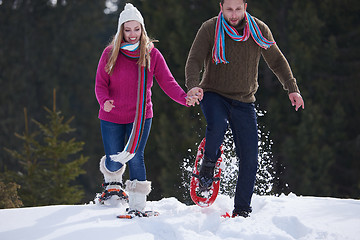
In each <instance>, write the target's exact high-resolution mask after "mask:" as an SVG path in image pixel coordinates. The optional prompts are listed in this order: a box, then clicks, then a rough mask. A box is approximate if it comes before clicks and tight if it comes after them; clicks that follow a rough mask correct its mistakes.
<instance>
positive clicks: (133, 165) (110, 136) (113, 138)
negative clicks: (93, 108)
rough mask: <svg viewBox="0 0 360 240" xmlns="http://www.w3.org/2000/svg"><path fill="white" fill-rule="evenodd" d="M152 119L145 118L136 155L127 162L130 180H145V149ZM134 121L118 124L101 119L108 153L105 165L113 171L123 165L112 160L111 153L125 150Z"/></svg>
mask: <svg viewBox="0 0 360 240" xmlns="http://www.w3.org/2000/svg"><path fill="white" fill-rule="evenodd" d="M151 122H152V119H151V118H148V119H146V120H145V124H144V132H143V135H142V137H141V140H140V145H139V147H138V149H137V151H136V154H135V156H134V157H133V158H132V159H131V160H130V161H129V162H128V163H127V164H128V168H129V174H130V180H131V181H132V180H135V179H136V180H138V181H145V180H146V169H145V163H144V150H145V145H146V142H147V139H148V137H149V133H150V128H151ZM132 125H133V124H132V123H129V124H117V123H112V122H108V121H104V120H100V127H101V135H102V139H103V144H104V150H105V155H106V160H105V166H106V168H107V169H108V170H109V171H111V172H116V171H117V170H119V169H120V168H121V167H122V166H123V165H122V164H121V163H119V162H115V161H112V160H111V158H110V157H109V156H110V155H113V154H117V153H118V152H122V151H123V150H124V146H125V144H126V142H125V141H127V139H128V137H129V136H130V134H131V130H132Z"/></svg>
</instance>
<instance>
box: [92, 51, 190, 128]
mask: <svg viewBox="0 0 360 240" xmlns="http://www.w3.org/2000/svg"><path fill="white" fill-rule="evenodd" d="M110 49H111V48H110V47H107V48H106V49H105V50H104V51H103V53H102V55H101V58H100V61H99V65H98V68H97V73H96V82H95V94H96V98H97V100H98V102H99V105H100V110H99V118H100V119H101V120H105V121H109V122H113V123H118V124H127V123H132V122H133V121H134V118H135V113H136V101H137V100H136V99H137V90H138V71H139V70H138V65H137V63H136V62H137V59H131V58H129V57H126V56H124V55H123V54H119V55H118V59H117V61H116V64H115V66H114V71H113V73H112V75H109V74H108V73H106V71H105V65H106V63H107V60H108V55H109V51H110ZM150 57H151V62H150V71H149V72H148V73H147V86H146V91H147V93H146V94H147V96H146V97H147V98H146V116H145V117H146V119H148V118H152V117H153V104H152V101H151V87H152V86H153V78H154V77H155V79H156V81H157V82H158V84H159V85H160V87H161V89H162V90H163V91H164V92H165V93H166V94H167V95H168V96H169V97H170V98H171V99H173V100H174V101H176V102H177V103H179V104H182V105H184V106H186V99H185V97H186V93H185V92H184V90H183V89H182V88H181V87H180V86H179V85H178V83H177V82H176V81H175V79H174V77H173V76H172V74H171V72H170V70H169V68H168V66H167V64H166V61H165V59H164V57H163V56H162V54H161V53H160V51H159V50H158V49H156V48H154V49H153V50H152V51H151V53H150ZM107 100H114V105H115V108H113V109H112V110H111V111H110V112H106V111H105V110H104V103H105V102H106V101H107Z"/></svg>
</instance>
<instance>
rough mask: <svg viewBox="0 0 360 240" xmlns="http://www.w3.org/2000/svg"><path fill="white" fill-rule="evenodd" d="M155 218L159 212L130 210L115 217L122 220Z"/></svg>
mask: <svg viewBox="0 0 360 240" xmlns="http://www.w3.org/2000/svg"><path fill="white" fill-rule="evenodd" d="M155 216H159V212H156V211H144V212H142V211H138V210H130V211H127V213H126V214H121V215H118V216H116V217H117V218H122V219H132V218H135V217H155Z"/></svg>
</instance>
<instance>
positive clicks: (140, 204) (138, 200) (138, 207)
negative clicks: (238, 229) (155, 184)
mask: <svg viewBox="0 0 360 240" xmlns="http://www.w3.org/2000/svg"><path fill="white" fill-rule="evenodd" d="M125 185H126V187H125V190H126V191H127V192H128V194H129V209H128V212H129V213H131V212H143V211H144V209H145V206H146V197H147V195H149V193H150V192H151V182H149V181H138V180H133V181H130V180H127V181H126V183H125Z"/></svg>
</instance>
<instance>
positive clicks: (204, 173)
mask: <svg viewBox="0 0 360 240" xmlns="http://www.w3.org/2000/svg"><path fill="white" fill-rule="evenodd" d="M205 142H206V140H205V138H204V139H203V140H202V141H201V143H200V145H199V147H198V151H197V155H196V160H195V165H194V167H193V172H192V177H191V182H190V196H191V199H192V200H193V202H194V203H195V204H197V205H198V206H200V207H209V206H211V205H212V204H213V203H214V201H215V199H216V197H217V195H218V193H219V188H220V177H221V168H220V165H221V162H222V157H221V155H220V157H219V158H218V159H217V161H216V162H207V161H204V157H205V156H204V152H205V150H204V147H205ZM220 151H221V154H222V153H223V150H222V146H221V147H220ZM200 162H202V163H201V168H200V171H199V167H198V166H199V164H200Z"/></svg>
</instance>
